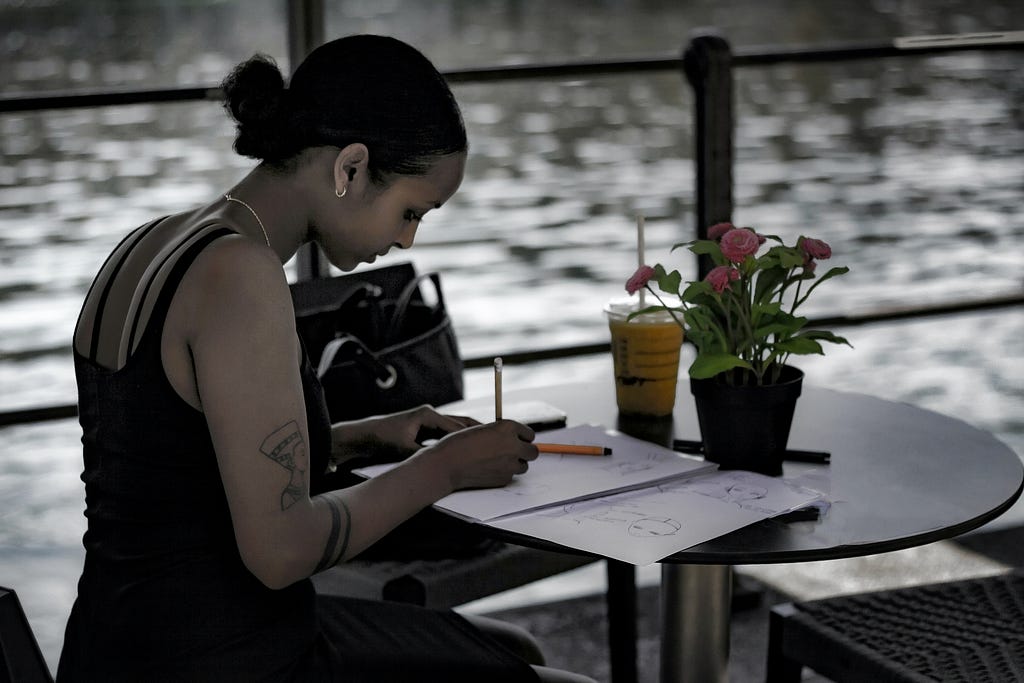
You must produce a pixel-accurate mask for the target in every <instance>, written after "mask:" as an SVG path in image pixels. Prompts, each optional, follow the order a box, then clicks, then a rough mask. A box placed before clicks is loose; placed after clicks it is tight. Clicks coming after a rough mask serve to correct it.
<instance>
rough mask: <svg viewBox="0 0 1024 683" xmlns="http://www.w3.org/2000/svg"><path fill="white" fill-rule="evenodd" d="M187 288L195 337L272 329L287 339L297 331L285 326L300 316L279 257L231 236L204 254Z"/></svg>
mask: <svg viewBox="0 0 1024 683" xmlns="http://www.w3.org/2000/svg"><path fill="white" fill-rule="evenodd" d="M182 286H183V288H184V294H185V298H186V300H187V301H188V302H189V305H188V308H189V309H190V310H189V316H188V317H189V318H190V321H189V322H190V324H189V327H191V328H192V331H193V332H200V331H201V330H203V329H206V330H210V329H214V330H220V331H223V330H224V328H225V327H232V326H241V327H243V328H245V329H247V330H249V331H250V332H257V331H259V330H260V329H264V330H265V329H266V328H267V327H273V328H278V329H277V331H279V332H280V333H282V334H286V335H287V334H289V331H290V330H291V329H293V325H292V324H286V323H291V322H292V321H294V315H295V314H294V309H293V306H292V299H291V294H290V292H289V289H288V281H287V278H286V277H285V272H284V268H283V267H282V266H281V262H280V261H279V260H278V259H277V257H276V255H275V254H274V252H272V251H271V250H270V249H268V248H267V247H265V246H263V245H260V244H257V243H255V242H253V241H252V240H251V239H249V238H247V237H243V236H241V235H229V236H226V237H222V238H220V239H218V240H217V241H216V242H214V243H213V244H211V245H210V246H209V247H208V248H207V249H204V250H203V253H202V254H201V255H200V256H199V257H198V258H197V259H196V261H195V263H194V264H193V265H192V267H191V268H190V270H189V273H188V277H187V278H186V280H185V281H184V282H183V283H182ZM282 325H283V326H284V327H283V329H280V328H281V326H282Z"/></svg>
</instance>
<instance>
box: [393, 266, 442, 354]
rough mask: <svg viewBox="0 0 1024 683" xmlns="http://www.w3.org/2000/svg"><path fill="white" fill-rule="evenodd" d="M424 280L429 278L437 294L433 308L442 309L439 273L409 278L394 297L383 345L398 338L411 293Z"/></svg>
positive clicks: (415, 290)
mask: <svg viewBox="0 0 1024 683" xmlns="http://www.w3.org/2000/svg"><path fill="white" fill-rule="evenodd" d="M424 280H430V282H432V283H433V285H434V291H435V293H436V295H437V304H436V305H435V306H434V310H435V311H437V310H442V311H443V310H444V308H445V306H444V294H443V293H442V292H441V276H440V275H438V274H437V273H426V274H424V275H419V276H417V277H416V278H414V279H412V280H410V281H409V282H408V283H407V284H406V285H405V287H404V288H403V289H402V292H401V294H399V295H398V298H397V299H395V308H394V311H392V313H391V321H390V322H389V323H388V327H387V331H386V332H385V334H384V339H385V341H386V344H385V346H390V345H391V344H392V343H393V342H395V341H396V339H397V338H398V333H399V332H400V331H401V327H402V320H403V319H404V318H405V311H406V309H408V308H409V303H410V302H411V301H412V297H413V295H414V294H416V292H417V291H418V290H419V287H420V283H421V282H423V281H424Z"/></svg>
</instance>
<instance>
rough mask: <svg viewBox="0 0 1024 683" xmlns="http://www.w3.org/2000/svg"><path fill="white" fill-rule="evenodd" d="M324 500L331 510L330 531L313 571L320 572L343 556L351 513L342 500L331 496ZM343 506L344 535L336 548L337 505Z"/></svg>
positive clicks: (339, 525) (337, 532) (339, 524)
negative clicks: (321, 554) (322, 553)
mask: <svg viewBox="0 0 1024 683" xmlns="http://www.w3.org/2000/svg"><path fill="white" fill-rule="evenodd" d="M323 500H324V502H325V503H326V504H327V508H328V509H329V510H330V511H331V533H330V534H328V535H327V543H326V545H324V555H323V557H321V558H320V562H319V563H318V564H317V565H316V569H314V570H313V573H314V574H316V573H317V572H322V571H323V570H325V569H327V568H328V567H332V566H334V563H335V562H337V561H338V560H340V559H341V558H342V557H344V556H345V551H346V550H347V549H348V537H349V534H350V533H351V532H352V515H351V514H349V511H348V506H347V505H345V501H343V500H334V499H333V498H327V497H325V498H324V499H323ZM339 505H340V506H341V507H343V508H345V535H344V537H342V539H341V544H340V546H341V547H340V550H339V548H338V546H339V544H338V535H339V532H340V530H341V510H339V509H338V506H339Z"/></svg>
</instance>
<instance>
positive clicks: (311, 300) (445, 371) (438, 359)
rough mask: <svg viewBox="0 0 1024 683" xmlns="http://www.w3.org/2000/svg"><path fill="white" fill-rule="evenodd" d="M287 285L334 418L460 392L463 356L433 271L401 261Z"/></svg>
mask: <svg viewBox="0 0 1024 683" xmlns="http://www.w3.org/2000/svg"><path fill="white" fill-rule="evenodd" d="M426 283H430V284H431V285H432V286H433V289H434V293H435V296H434V297H433V298H434V301H433V302H428V301H427V298H426V297H425V296H424V292H423V291H422V289H421V286H423V285H425V284H426ZM291 289H292V298H293V300H294V303H295V313H296V327H297V329H298V332H299V335H300V337H301V338H302V341H303V344H304V345H305V347H306V353H307V355H308V356H309V359H310V362H311V363H312V364H313V367H315V368H317V374H318V376H319V377H320V383H321V384H322V385H323V390H324V398H325V400H326V402H327V409H328V412H329V414H330V417H331V420H332V421H333V422H337V421H341V420H354V419H359V418H362V417H367V416H369V415H380V414H384V413H392V412H397V411H400V410H405V409H406V408H412V407H414V406H418V405H421V404H423V403H429V404H431V405H441V404H443V403H450V402H451V401H457V400H460V399H461V398H462V397H463V377H462V375H463V365H462V358H461V357H460V355H459V349H458V343H457V342H456V339H455V332H454V330H453V329H452V323H451V319H450V318H449V316H448V311H447V309H446V307H445V303H444V294H443V292H442V290H441V280H440V276H439V275H438V274H437V273H429V274H426V275H417V274H416V271H415V268H414V267H413V265H412V264H411V263H400V264H396V265H393V266H388V267H385V268H377V269H374V270H367V271H363V272H359V273H352V274H348V275H342V276H338V277H332V278H323V279H318V280H311V281H303V282H299V283H295V284H293V285H292V287H291Z"/></svg>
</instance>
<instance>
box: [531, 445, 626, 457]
mask: <svg viewBox="0 0 1024 683" xmlns="http://www.w3.org/2000/svg"><path fill="white" fill-rule="evenodd" d="M534 446H536V447H537V450H538V451H540V452H541V453H566V454H568V455H611V454H612V449H610V448H607V447H605V446H579V445H577V444H573V443H535V444H534Z"/></svg>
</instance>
